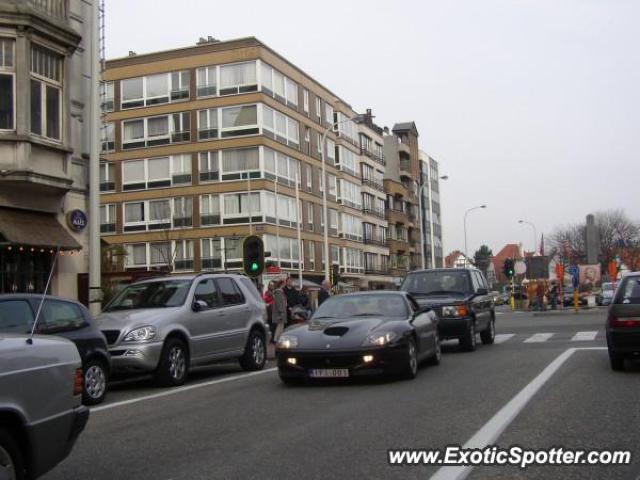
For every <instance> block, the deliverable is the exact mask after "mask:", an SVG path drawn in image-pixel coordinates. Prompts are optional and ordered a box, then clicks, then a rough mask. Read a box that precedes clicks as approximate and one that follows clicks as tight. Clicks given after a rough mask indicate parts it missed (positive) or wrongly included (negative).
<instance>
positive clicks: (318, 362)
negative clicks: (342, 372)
mask: <svg viewBox="0 0 640 480" xmlns="http://www.w3.org/2000/svg"><path fill="white" fill-rule="evenodd" d="M298 360H299V362H300V363H299V365H300V366H301V367H303V368H349V367H355V366H358V365H360V364H362V355H353V354H351V355H327V356H315V355H314V356H302V357H298Z"/></svg>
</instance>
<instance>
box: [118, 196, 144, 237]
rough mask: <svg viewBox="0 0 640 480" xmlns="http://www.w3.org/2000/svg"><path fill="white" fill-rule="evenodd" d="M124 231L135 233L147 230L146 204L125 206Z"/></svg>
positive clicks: (128, 204) (137, 203) (133, 203)
mask: <svg viewBox="0 0 640 480" xmlns="http://www.w3.org/2000/svg"><path fill="white" fill-rule="evenodd" d="M123 206H124V231H125V232H134V231H140V230H146V229H147V226H146V223H145V215H144V214H145V203H144V202H131V203H125V204H124V205H123Z"/></svg>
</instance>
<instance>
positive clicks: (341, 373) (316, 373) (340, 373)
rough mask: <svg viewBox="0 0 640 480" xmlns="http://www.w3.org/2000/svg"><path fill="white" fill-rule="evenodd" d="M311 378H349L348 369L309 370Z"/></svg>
mask: <svg viewBox="0 0 640 480" xmlns="http://www.w3.org/2000/svg"><path fill="white" fill-rule="evenodd" d="M309 376H310V377H311V378H345V377H348V376H349V369H348V368H320V369H314V370H309Z"/></svg>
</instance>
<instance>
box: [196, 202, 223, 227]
mask: <svg viewBox="0 0 640 480" xmlns="http://www.w3.org/2000/svg"><path fill="white" fill-rule="evenodd" d="M200 223H201V225H202V226H208V225H220V197H219V196H218V195H202V196H201V197H200Z"/></svg>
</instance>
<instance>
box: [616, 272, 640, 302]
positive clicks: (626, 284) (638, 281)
mask: <svg viewBox="0 0 640 480" xmlns="http://www.w3.org/2000/svg"><path fill="white" fill-rule="evenodd" d="M616 303H624V304H627V303H634V304H640V277H633V278H631V277H627V278H626V279H624V280H623V283H622V285H620V289H619V292H618V296H617V298H616Z"/></svg>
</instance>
